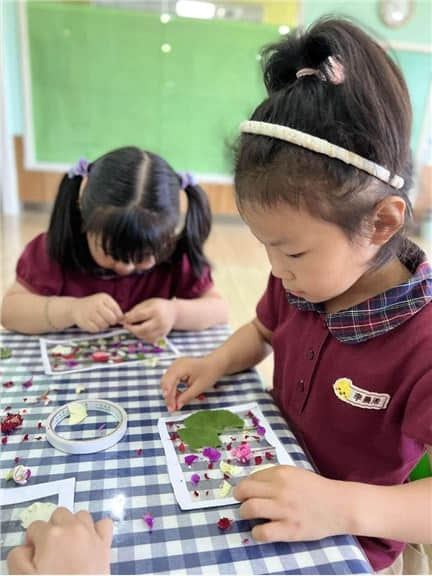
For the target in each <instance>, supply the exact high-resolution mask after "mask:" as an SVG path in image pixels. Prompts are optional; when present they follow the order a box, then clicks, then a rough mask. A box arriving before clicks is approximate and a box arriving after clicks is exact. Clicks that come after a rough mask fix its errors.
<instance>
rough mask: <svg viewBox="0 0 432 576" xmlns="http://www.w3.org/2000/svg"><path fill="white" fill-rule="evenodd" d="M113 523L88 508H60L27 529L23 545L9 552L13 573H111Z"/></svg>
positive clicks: (10, 571)
mask: <svg viewBox="0 0 432 576" xmlns="http://www.w3.org/2000/svg"><path fill="white" fill-rule="evenodd" d="M112 533H113V523H112V520H111V519H110V518H104V519H103V520H99V522H96V523H94V522H93V519H92V517H91V516H90V514H89V513H88V512H85V511H84V510H81V511H79V512H77V513H76V514H72V513H71V512H69V510H66V508H57V509H56V510H55V511H54V512H53V514H52V516H51V519H50V521H49V522H42V521H36V522H33V523H32V524H30V526H29V527H28V529H27V540H26V543H25V544H24V545H23V546H18V547H17V548H14V549H13V550H11V552H10V553H9V555H8V559H7V562H8V569H9V574H109V573H110V548H111V541H112Z"/></svg>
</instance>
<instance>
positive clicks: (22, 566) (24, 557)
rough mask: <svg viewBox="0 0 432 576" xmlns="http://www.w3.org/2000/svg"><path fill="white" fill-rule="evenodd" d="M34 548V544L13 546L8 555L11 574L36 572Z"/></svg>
mask: <svg viewBox="0 0 432 576" xmlns="http://www.w3.org/2000/svg"><path fill="white" fill-rule="evenodd" d="M33 555H34V549H33V547H32V546H17V547H16V548H13V549H12V550H11V551H10V552H9V554H8V557H7V565H8V572H9V574H36V573H37V569H36V566H35V565H34V564H33Z"/></svg>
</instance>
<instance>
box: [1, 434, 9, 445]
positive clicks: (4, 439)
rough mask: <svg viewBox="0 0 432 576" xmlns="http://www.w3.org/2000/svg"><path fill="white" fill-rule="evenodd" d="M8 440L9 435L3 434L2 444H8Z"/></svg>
mask: <svg viewBox="0 0 432 576" xmlns="http://www.w3.org/2000/svg"><path fill="white" fill-rule="evenodd" d="M7 441H8V437H7V436H3V438H2V444H3V445H4V444H7Z"/></svg>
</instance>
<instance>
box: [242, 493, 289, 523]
mask: <svg viewBox="0 0 432 576" xmlns="http://www.w3.org/2000/svg"><path fill="white" fill-rule="evenodd" d="M282 510H283V509H282V508H281V506H280V503H278V502H277V501H276V500H274V499H269V498H249V500H246V501H245V502H243V504H242V505H241V506H240V508H239V514H240V518H242V519H243V520H254V519H255V518H266V519H267V520H282V519H283V513H282Z"/></svg>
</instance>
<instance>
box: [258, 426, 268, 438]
mask: <svg viewBox="0 0 432 576" xmlns="http://www.w3.org/2000/svg"><path fill="white" fill-rule="evenodd" d="M256 431H257V434H258V436H264V435H265V432H266V431H265V428H264V426H257V429H256Z"/></svg>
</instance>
